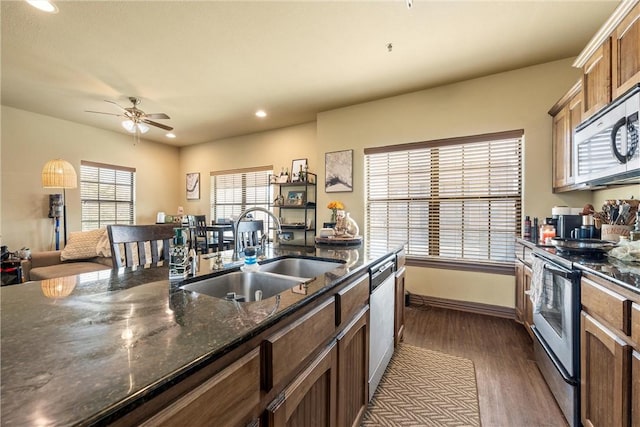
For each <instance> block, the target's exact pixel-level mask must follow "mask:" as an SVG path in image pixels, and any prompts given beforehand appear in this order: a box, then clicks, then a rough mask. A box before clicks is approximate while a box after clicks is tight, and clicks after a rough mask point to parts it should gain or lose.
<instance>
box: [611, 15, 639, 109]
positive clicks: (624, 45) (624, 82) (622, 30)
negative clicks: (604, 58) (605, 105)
mask: <svg viewBox="0 0 640 427" xmlns="http://www.w3.org/2000/svg"><path fill="white" fill-rule="evenodd" d="M611 67H612V70H611V90H612V97H613V99H615V98H617V97H619V96H620V95H622V94H623V93H625V92H626V91H627V90H629V89H630V88H631V86H633V85H634V84H636V83H640V3H638V4H636V5H635V7H634V8H633V9H631V11H630V12H629V13H628V14H627V16H626V17H625V18H624V19H623V20H622V21H621V22H620V24H618V26H617V27H616V28H615V30H614V31H613V33H612V34H611Z"/></svg>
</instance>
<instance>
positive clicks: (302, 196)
mask: <svg viewBox="0 0 640 427" xmlns="http://www.w3.org/2000/svg"><path fill="white" fill-rule="evenodd" d="M306 202H307V192H306V191H289V194H287V200H285V205H287V206H303V205H304V204H305V203H306Z"/></svg>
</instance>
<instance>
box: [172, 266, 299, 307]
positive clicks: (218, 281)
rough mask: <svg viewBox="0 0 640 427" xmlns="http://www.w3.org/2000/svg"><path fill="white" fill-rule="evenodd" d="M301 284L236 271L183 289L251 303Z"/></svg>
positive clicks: (272, 276) (288, 279)
mask: <svg viewBox="0 0 640 427" xmlns="http://www.w3.org/2000/svg"><path fill="white" fill-rule="evenodd" d="M301 283H303V280H302V279H297V278H291V277H283V276H279V275H271V274H264V273H260V272H244V271H235V272H232V273H227V274H224V275H222V276H217V277H211V278H209V279H204V280H201V281H198V282H193V283H188V284H186V285H183V286H181V288H182V289H184V290H187V291H193V292H198V293H201V294H205V295H209V296H212V297H216V298H221V299H226V300H229V301H238V302H251V301H260V300H262V299H266V298H270V297H272V296H274V295H277V294H279V293H280V292H282V291H285V290H287V289H290V288H293V287H294V286H299V285H300V284H301Z"/></svg>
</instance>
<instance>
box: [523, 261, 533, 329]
mask: <svg viewBox="0 0 640 427" xmlns="http://www.w3.org/2000/svg"><path fill="white" fill-rule="evenodd" d="M523 273H524V274H523V275H522V277H523V282H524V290H525V291H529V290H530V289H531V277H533V271H532V270H531V268H530V267H529V266H528V265H525V266H524V268H523ZM524 326H525V328H526V329H527V332H528V333H529V336H530V337H531V339H533V331H532V330H531V326H533V304H532V303H531V298H529V295H525V298H524Z"/></svg>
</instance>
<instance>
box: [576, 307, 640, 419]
mask: <svg viewBox="0 0 640 427" xmlns="http://www.w3.org/2000/svg"><path fill="white" fill-rule="evenodd" d="M580 323H581V328H580V329H581V333H580V340H581V341H580V344H581V354H580V359H581V360H580V370H581V374H580V386H581V393H580V395H581V407H582V408H581V418H582V424H583V425H584V426H594V427H597V426H612V427H617V426H620V427H623V426H628V425H629V415H630V414H629V403H630V387H629V385H630V384H629V381H630V380H631V376H630V373H631V347H630V345H629V344H628V343H627V342H626V341H625V340H623V339H622V338H620V337H619V336H618V335H617V334H616V333H614V332H613V331H612V330H610V329H609V328H607V327H606V326H604V325H603V324H602V323H600V322H598V321H597V320H595V319H594V318H593V317H591V316H590V315H589V314H587V313H585V312H582V316H581V322H580Z"/></svg>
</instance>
